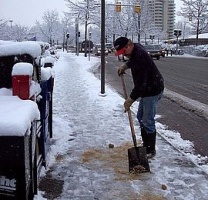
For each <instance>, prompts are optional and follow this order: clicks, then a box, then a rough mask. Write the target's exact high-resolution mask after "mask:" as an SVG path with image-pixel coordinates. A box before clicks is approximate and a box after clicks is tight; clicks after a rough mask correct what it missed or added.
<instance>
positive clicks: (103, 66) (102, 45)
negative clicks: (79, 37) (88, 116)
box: [101, 0, 105, 95]
mask: <svg viewBox="0 0 208 200" xmlns="http://www.w3.org/2000/svg"><path fill="white" fill-rule="evenodd" d="M103 94H105V0H101V95H103Z"/></svg>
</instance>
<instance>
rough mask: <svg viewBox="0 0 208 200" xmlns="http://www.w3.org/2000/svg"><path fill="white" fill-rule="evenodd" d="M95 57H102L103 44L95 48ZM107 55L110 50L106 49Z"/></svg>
mask: <svg viewBox="0 0 208 200" xmlns="http://www.w3.org/2000/svg"><path fill="white" fill-rule="evenodd" d="M94 52H95V56H101V44H96V45H95V48H94ZM105 55H106V56H107V55H108V49H107V48H105Z"/></svg>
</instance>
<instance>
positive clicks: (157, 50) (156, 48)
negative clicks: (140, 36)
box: [144, 45, 165, 60]
mask: <svg viewBox="0 0 208 200" xmlns="http://www.w3.org/2000/svg"><path fill="white" fill-rule="evenodd" d="M144 48H145V49H146V51H147V52H148V54H149V55H150V56H151V57H152V58H156V59H157V60H159V59H160V57H161V56H162V57H165V50H163V49H162V47H161V46H160V45H145V46H144Z"/></svg>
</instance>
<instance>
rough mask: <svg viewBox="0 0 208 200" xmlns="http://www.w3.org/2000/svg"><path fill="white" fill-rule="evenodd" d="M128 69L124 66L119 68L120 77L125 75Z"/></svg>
mask: <svg viewBox="0 0 208 200" xmlns="http://www.w3.org/2000/svg"><path fill="white" fill-rule="evenodd" d="M126 69H128V67H127V65H122V66H120V67H119V68H118V75H119V76H121V75H123V74H125V71H126Z"/></svg>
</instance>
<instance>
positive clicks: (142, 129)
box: [141, 127, 147, 147]
mask: <svg viewBox="0 0 208 200" xmlns="http://www.w3.org/2000/svg"><path fill="white" fill-rule="evenodd" d="M141 136H142V142H143V147H147V132H146V131H145V129H144V128H143V127H142V128H141Z"/></svg>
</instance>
